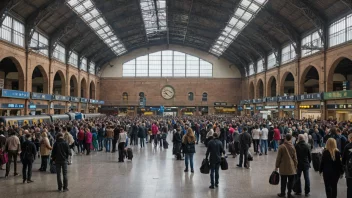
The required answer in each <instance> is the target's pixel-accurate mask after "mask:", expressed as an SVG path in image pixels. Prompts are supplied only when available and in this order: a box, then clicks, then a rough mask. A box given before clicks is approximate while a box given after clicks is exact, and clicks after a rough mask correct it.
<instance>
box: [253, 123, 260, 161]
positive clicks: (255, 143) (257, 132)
mask: <svg viewBox="0 0 352 198" xmlns="http://www.w3.org/2000/svg"><path fill="white" fill-rule="evenodd" d="M252 137H253V147H254V152H255V154H257V155H258V153H259V138H260V129H259V127H258V125H255V126H254V128H253V130H252Z"/></svg>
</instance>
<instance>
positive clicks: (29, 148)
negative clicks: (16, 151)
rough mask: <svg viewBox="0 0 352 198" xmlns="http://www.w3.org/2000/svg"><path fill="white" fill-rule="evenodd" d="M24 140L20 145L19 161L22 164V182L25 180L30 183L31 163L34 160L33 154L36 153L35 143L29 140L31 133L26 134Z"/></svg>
mask: <svg viewBox="0 0 352 198" xmlns="http://www.w3.org/2000/svg"><path fill="white" fill-rule="evenodd" d="M25 138H26V140H25V142H24V143H23V144H22V145H21V151H22V152H21V155H20V157H21V161H22V164H23V167H22V176H23V183H25V182H26V181H27V183H32V182H33V180H32V164H33V162H34V160H35V156H36V154H37V149H36V145H35V144H34V143H33V142H32V141H31V135H30V134H26V136H25Z"/></svg>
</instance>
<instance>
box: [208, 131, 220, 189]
mask: <svg viewBox="0 0 352 198" xmlns="http://www.w3.org/2000/svg"><path fill="white" fill-rule="evenodd" d="M218 137H219V135H218V134H217V133H214V134H213V139H212V140H210V141H209V143H208V148H207V152H206V154H205V156H206V158H207V159H208V156H209V155H210V158H209V162H210V170H211V172H210V186H209V188H210V189H214V188H215V187H218V186H219V167H220V160H221V154H224V155H225V150H224V147H223V145H222V143H221V141H220V140H219V139H218ZM214 173H215V181H214Z"/></svg>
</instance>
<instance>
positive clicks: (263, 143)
mask: <svg viewBox="0 0 352 198" xmlns="http://www.w3.org/2000/svg"><path fill="white" fill-rule="evenodd" d="M268 133H269V130H268V128H266V125H265V124H263V125H262V130H261V131H260V154H259V155H262V154H263V153H265V155H267V154H268Z"/></svg>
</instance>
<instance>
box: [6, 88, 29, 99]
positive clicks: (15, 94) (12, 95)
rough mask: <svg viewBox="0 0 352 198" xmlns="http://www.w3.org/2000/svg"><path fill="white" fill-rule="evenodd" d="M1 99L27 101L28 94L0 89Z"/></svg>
mask: <svg viewBox="0 0 352 198" xmlns="http://www.w3.org/2000/svg"><path fill="white" fill-rule="evenodd" d="M1 97H6V98H20V99H29V92H25V91H17V90H10V89H2V90H1Z"/></svg>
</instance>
